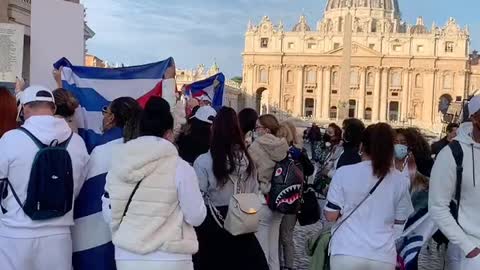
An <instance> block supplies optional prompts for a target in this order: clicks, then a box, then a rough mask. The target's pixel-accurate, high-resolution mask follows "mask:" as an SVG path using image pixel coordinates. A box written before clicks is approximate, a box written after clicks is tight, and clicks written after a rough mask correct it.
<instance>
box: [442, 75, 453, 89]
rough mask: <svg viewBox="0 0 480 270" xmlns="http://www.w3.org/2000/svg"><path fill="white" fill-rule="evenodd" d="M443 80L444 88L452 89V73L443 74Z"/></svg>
mask: <svg viewBox="0 0 480 270" xmlns="http://www.w3.org/2000/svg"><path fill="white" fill-rule="evenodd" d="M442 81H443V88H444V89H452V86H453V78H452V75H450V74H445V75H443V78H442Z"/></svg>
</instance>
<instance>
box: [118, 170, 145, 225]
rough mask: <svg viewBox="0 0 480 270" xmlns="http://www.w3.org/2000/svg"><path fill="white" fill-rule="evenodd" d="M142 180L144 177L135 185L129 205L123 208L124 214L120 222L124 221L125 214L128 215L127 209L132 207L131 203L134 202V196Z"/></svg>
mask: <svg viewBox="0 0 480 270" xmlns="http://www.w3.org/2000/svg"><path fill="white" fill-rule="evenodd" d="M142 181H143V179H142V180H140V181H139V182H138V183H137V184H136V185H135V188H134V189H133V191H132V194H130V197H129V198H128V202H127V205H126V206H125V210H123V215H122V218H121V219H120V224H121V223H122V221H123V218H124V217H125V215H127V211H128V208H129V207H130V203H132V200H133V196H135V193H136V192H137V190H138V188H139V187H140V184H141V183H142Z"/></svg>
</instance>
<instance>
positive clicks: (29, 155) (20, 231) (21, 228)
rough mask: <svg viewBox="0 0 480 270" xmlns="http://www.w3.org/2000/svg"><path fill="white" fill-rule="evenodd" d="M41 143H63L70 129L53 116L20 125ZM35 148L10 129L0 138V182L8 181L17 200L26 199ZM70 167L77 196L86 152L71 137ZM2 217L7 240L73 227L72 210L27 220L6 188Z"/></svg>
mask: <svg viewBox="0 0 480 270" xmlns="http://www.w3.org/2000/svg"><path fill="white" fill-rule="evenodd" d="M23 127H24V128H25V129H27V130H28V131H30V132H31V133H32V134H33V135H34V136H35V137H36V138H38V139H39V140H40V141H41V142H42V143H44V144H50V143H51V142H52V141H53V140H55V139H56V140H58V141H59V142H63V141H65V140H67V139H68V137H69V136H70V134H71V133H72V130H71V129H70V127H69V126H68V124H67V122H65V120H64V119H60V118H55V117H53V116H32V117H30V118H28V119H27V120H26V121H25V124H24V125H23ZM38 150H39V149H38V147H37V146H36V145H35V143H34V142H33V141H32V139H30V138H29V137H28V136H27V135H26V134H25V133H23V132H22V131H19V130H12V131H9V132H7V133H6V134H4V136H3V137H2V138H1V139H0V179H4V178H8V179H9V180H10V182H11V183H12V185H13V187H14V189H15V191H16V193H17V194H18V196H19V197H20V200H21V201H24V200H25V199H26V197H27V187H28V182H29V180H30V171H31V169H32V163H33V160H34V158H35V155H36V154H37V152H38ZM67 151H68V152H69V153H70V157H71V159H72V166H73V180H74V194H75V196H77V195H78V192H79V191H80V188H81V187H82V185H83V182H84V180H85V175H84V174H85V171H86V170H85V167H86V164H87V162H88V153H87V149H86V147H85V143H84V142H83V140H82V139H81V138H80V137H79V136H78V135H77V134H73V136H72V139H71V140H70V143H69V145H68V147H67ZM2 206H3V207H4V208H6V209H7V211H8V212H7V213H6V214H2V213H1V212H0V235H1V236H7V237H11V238H36V237H43V236H49V235H57V234H64V233H67V234H69V233H70V226H71V225H73V211H70V212H69V213H67V214H66V215H65V216H63V217H59V218H54V219H49V220H45V221H33V220H31V219H30V218H29V217H28V216H27V215H25V213H24V212H23V210H22V209H21V208H20V206H19V205H18V203H17V201H16V200H15V198H14V197H13V195H12V192H11V190H10V188H9V189H8V196H7V197H6V198H5V199H3V200H2ZM72 209H73V206H72Z"/></svg>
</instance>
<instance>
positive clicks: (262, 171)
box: [248, 114, 289, 270]
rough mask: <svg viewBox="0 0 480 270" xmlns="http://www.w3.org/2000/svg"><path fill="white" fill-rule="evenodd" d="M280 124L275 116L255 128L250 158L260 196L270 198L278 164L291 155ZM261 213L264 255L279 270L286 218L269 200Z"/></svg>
mask: <svg viewBox="0 0 480 270" xmlns="http://www.w3.org/2000/svg"><path fill="white" fill-rule="evenodd" d="M279 130H280V124H279V123H278V120H277V118H276V117H275V116H273V115H271V114H266V115H262V116H260V117H259V118H258V121H257V125H256V127H255V133H256V136H257V139H256V140H255V141H254V142H253V144H252V145H251V146H250V147H249V148H248V151H249V153H250V156H251V157H252V159H253V162H254V163H255V167H256V168H257V171H258V181H259V182H260V192H261V193H262V194H263V195H265V196H267V195H268V194H269V192H270V189H271V181H272V176H273V171H274V169H275V165H276V164H277V162H279V161H282V160H284V159H285V158H286V157H287V154H288V149H289V146H288V143H287V140H286V139H285V138H279V136H278V135H279V133H278V132H279ZM263 203H264V204H263V207H262V209H261V211H260V213H259V215H260V228H259V230H258V232H257V234H256V236H257V238H258V240H259V241H260V245H262V249H263V252H264V253H265V256H266V257H267V261H268V265H269V267H270V270H279V269H280V262H279V256H278V255H279V254H278V251H279V249H278V244H279V234H280V224H281V222H282V218H283V214H281V213H279V212H274V211H272V210H270V208H269V207H268V206H267V202H266V200H264V201H263Z"/></svg>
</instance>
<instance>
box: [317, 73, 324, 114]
mask: <svg viewBox="0 0 480 270" xmlns="http://www.w3.org/2000/svg"><path fill="white" fill-rule="evenodd" d="M322 94H323V67H318V68H317V90H316V92H315V119H317V120H320V119H322V109H323V102H322V101H323V100H322Z"/></svg>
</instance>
